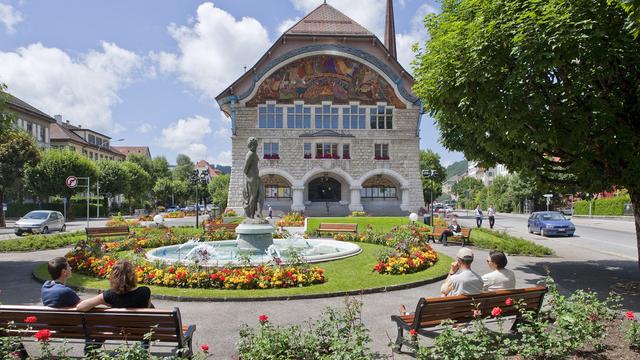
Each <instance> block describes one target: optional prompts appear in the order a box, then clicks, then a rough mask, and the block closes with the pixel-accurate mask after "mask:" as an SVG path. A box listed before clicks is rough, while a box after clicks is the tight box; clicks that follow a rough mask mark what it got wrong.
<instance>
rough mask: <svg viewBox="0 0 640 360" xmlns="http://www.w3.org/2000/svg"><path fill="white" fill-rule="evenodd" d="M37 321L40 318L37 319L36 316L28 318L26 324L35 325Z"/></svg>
mask: <svg viewBox="0 0 640 360" xmlns="http://www.w3.org/2000/svg"><path fill="white" fill-rule="evenodd" d="M36 321H38V318H36V317H35V316H27V317H26V318H25V319H24V322H26V323H27V324H33V323H34V322H36Z"/></svg>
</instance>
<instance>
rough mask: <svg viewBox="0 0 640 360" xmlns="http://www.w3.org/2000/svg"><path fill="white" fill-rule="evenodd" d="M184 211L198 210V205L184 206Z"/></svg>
mask: <svg viewBox="0 0 640 360" xmlns="http://www.w3.org/2000/svg"><path fill="white" fill-rule="evenodd" d="M182 211H187V212H193V211H196V206H195V205H187V206H185V207H183V208H182Z"/></svg>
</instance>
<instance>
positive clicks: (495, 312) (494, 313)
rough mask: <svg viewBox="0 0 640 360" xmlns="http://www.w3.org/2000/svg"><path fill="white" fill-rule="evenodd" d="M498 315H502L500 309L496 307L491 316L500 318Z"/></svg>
mask: <svg viewBox="0 0 640 360" xmlns="http://www.w3.org/2000/svg"><path fill="white" fill-rule="evenodd" d="M500 314H502V309H500V307H499V306H496V307H494V308H493V310H491V316H493V317H497V316H500Z"/></svg>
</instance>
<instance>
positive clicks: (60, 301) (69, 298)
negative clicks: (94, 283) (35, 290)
mask: <svg viewBox="0 0 640 360" xmlns="http://www.w3.org/2000/svg"><path fill="white" fill-rule="evenodd" d="M47 270H48V271H49V275H51V279H53V280H49V281H45V283H44V284H43V285H42V290H41V292H40V294H41V297H42V304H43V305H44V306H49V307H53V308H66V307H74V306H76V305H77V304H78V303H79V302H80V297H79V296H78V294H76V292H75V291H73V289H71V288H70V287H68V286H66V285H65V283H66V282H67V280H68V279H69V278H70V277H71V266H70V265H69V262H67V259H65V258H63V257H57V258H55V259H51V260H49V264H48V265H47Z"/></svg>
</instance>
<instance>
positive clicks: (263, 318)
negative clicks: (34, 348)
mask: <svg viewBox="0 0 640 360" xmlns="http://www.w3.org/2000/svg"><path fill="white" fill-rule="evenodd" d="M258 321H260V324H264V323H266V322H268V321H269V317H268V316H267V315H264V314H262V315H260V316H258Z"/></svg>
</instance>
